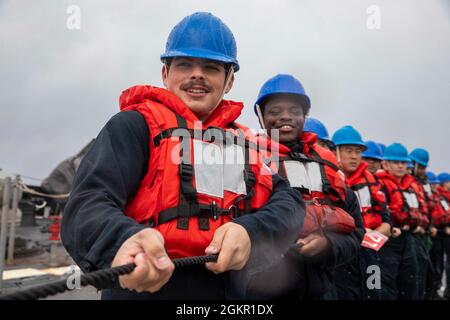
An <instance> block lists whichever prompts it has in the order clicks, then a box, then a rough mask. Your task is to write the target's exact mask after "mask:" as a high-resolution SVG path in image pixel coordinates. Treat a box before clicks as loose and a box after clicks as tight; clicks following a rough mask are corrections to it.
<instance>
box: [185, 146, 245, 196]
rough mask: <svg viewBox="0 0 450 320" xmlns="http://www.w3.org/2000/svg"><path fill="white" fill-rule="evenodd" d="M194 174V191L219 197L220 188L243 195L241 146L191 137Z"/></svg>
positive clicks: (242, 150) (243, 181)
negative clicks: (192, 138)
mask: <svg viewBox="0 0 450 320" xmlns="http://www.w3.org/2000/svg"><path fill="white" fill-rule="evenodd" d="M193 147H194V176H195V186H196V189H197V192H198V193H203V194H206V195H210V196H213V197H219V198H223V194H224V190H227V191H231V192H233V193H236V194H243V195H246V194H247V191H246V186H245V180H244V167H245V158H244V149H243V148H242V147H241V146H237V145H228V144H227V145H225V147H224V146H223V144H216V143H209V142H204V141H200V140H196V139H194V140H193Z"/></svg>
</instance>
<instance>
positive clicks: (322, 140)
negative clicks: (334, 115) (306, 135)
mask: <svg viewBox="0 0 450 320" xmlns="http://www.w3.org/2000/svg"><path fill="white" fill-rule="evenodd" d="M303 132H313V133H315V134H316V135H317V144H318V145H319V146H321V147H322V148H325V149H328V150H331V149H333V141H331V139H330V135H329V134H328V130H327V127H325V125H324V124H323V122H321V121H320V120H318V119H316V118H311V117H307V118H306V120H305V126H304V127H303Z"/></svg>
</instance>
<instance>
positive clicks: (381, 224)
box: [332, 125, 391, 300]
mask: <svg viewBox="0 0 450 320" xmlns="http://www.w3.org/2000/svg"><path fill="white" fill-rule="evenodd" d="M332 140H333V143H334V145H335V146H336V155H337V159H338V162H339V167H340V168H341V170H342V171H343V172H344V174H345V177H346V183H347V185H348V186H349V187H350V188H351V189H352V190H353V191H354V192H355V194H356V196H357V198H358V203H359V206H360V208H361V212H362V218H363V222H364V227H365V229H366V232H367V233H368V234H370V235H372V236H374V237H376V236H378V235H379V234H380V233H381V234H383V235H384V236H386V237H389V236H390V230H391V219H390V215H389V211H388V210H387V205H386V197H385V196H384V194H383V192H382V191H381V185H380V183H378V182H377V181H376V180H375V178H374V176H373V175H372V173H370V172H369V171H368V170H367V168H368V164H367V163H366V162H364V161H362V154H363V151H367V150H366V148H367V144H366V143H364V142H363V140H362V137H361V134H360V133H359V132H358V131H357V130H356V129H355V128H354V127H352V126H349V125H347V126H344V127H342V128H340V129H338V130H336V132H335V133H334V134H333V137H332ZM370 151H372V150H370ZM369 155H370V156H373V155H372V154H370V153H369ZM381 254H382V248H381V250H379V251H375V250H374V249H373V248H366V247H362V248H361V250H360V252H359V254H358V255H356V256H355V257H354V259H353V260H352V261H351V262H350V263H348V264H347V265H341V266H339V267H337V268H336V281H335V284H336V291H337V294H338V297H339V298H340V299H345V300H356V299H364V300H380V299H381V289H382V288H374V287H368V286H367V285H366V283H367V282H368V281H369V282H370V278H371V273H370V272H368V270H371V269H372V268H374V267H375V266H376V267H377V268H379V269H381V263H380V255H381ZM383 272H384V270H383V269H381V273H383Z"/></svg>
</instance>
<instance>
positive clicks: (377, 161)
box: [362, 140, 383, 174]
mask: <svg viewBox="0 0 450 320" xmlns="http://www.w3.org/2000/svg"><path fill="white" fill-rule="evenodd" d="M364 144H365V145H366V147H367V149H366V150H365V151H364V152H363V153H362V158H363V160H364V161H365V162H366V163H367V165H368V166H367V170H368V171H369V172H370V173H371V174H375V173H376V172H377V171H378V170H380V169H381V161H382V160H383V150H382V149H381V147H380V145H379V144H378V143H376V142H375V141H371V140H367V141H366V142H365V143H364Z"/></svg>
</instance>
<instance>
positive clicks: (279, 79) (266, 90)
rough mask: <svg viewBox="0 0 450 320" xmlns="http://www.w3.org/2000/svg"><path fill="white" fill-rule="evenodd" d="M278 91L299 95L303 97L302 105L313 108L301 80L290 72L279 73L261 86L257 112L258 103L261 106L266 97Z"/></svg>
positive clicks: (307, 108)
mask: <svg viewBox="0 0 450 320" xmlns="http://www.w3.org/2000/svg"><path fill="white" fill-rule="evenodd" d="M277 93H288V94H294V95H298V96H299V97H300V99H301V104H302V106H303V107H304V108H306V110H308V111H309V109H310V108H311V102H310V100H309V97H308V96H307V95H306V92H305V88H303V86H302V84H301V83H300V81H298V80H297V79H296V78H294V77H293V76H291V75H290V74H278V75H276V76H275V77H273V78H270V79H269V80H267V81H266V82H265V83H264V84H263V86H262V87H261V90H259V94H258V99H257V100H256V102H255V105H254V109H255V113H256V105H259V106H261V103H262V101H263V100H264V99H266V98H267V97H269V96H271V95H274V94H277Z"/></svg>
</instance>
